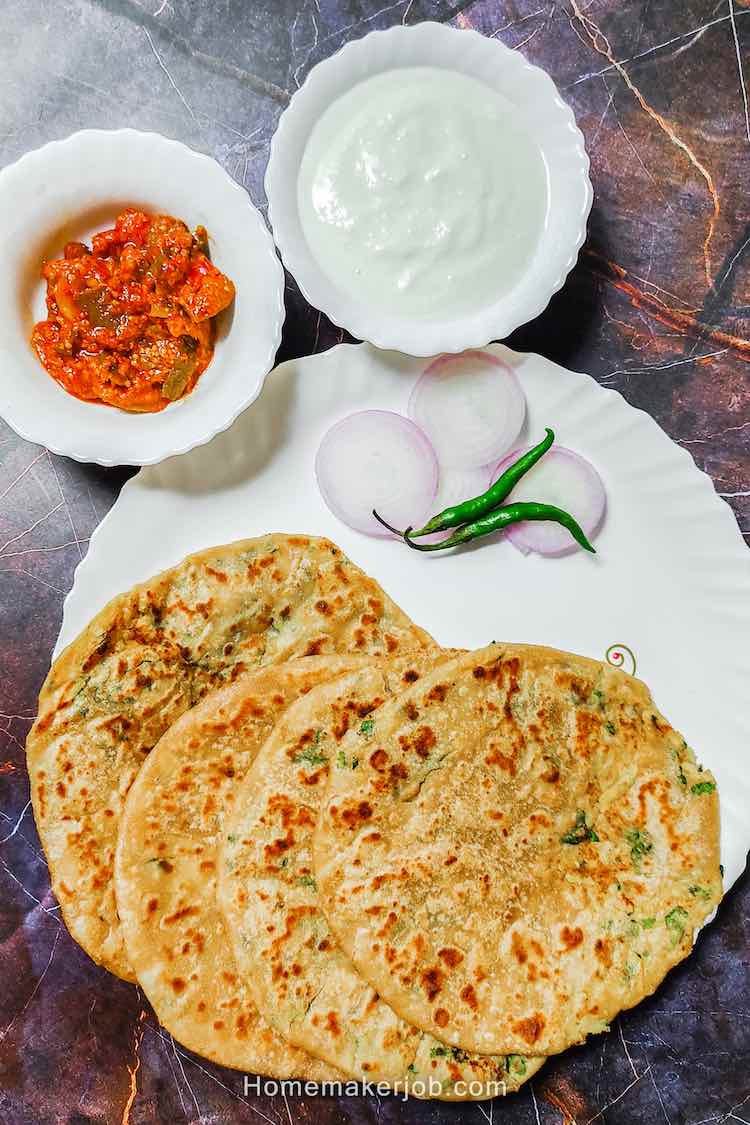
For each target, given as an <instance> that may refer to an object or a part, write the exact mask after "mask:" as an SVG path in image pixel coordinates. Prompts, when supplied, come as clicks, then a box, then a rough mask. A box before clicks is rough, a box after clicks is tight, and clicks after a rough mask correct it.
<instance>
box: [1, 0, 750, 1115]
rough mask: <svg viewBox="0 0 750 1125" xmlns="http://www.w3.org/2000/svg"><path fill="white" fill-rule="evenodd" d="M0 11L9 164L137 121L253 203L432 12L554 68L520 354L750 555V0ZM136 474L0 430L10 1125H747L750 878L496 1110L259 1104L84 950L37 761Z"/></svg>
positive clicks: (27, 7)
mask: <svg viewBox="0 0 750 1125" xmlns="http://www.w3.org/2000/svg"><path fill="white" fill-rule="evenodd" d="M3 16H4V29H3V30H4V35H3V39H2V43H1V44H0V164H6V163H9V162H11V161H13V160H15V159H16V158H17V157H18V156H20V155H21V154H22V153H23V152H25V151H27V150H28V149H31V148H36V147H37V146H39V145H41V144H43V143H44V142H45V141H48V140H52V139H54V138H58V137H64V136H66V135H67V134H69V133H70V132H72V131H74V130H76V129H79V128H82V127H86V126H88V127H101V128H115V127H118V126H124V125H129V126H133V127H135V128H139V129H152V130H156V131H158V132H162V133H164V134H166V135H167V136H174V137H177V138H179V139H180V140H183V141H185V142H186V143H188V144H190V145H193V146H194V147H196V148H198V149H202V150H205V151H206V152H209V153H211V154H212V155H214V156H215V157H216V158H217V159H218V160H219V161H220V162H221V163H222V164H223V165H224V167H225V168H226V169H227V170H228V172H229V173H230V174H231V175H232V176H233V177H234V178H235V179H236V180H237V181H238V182H239V183H241V184H243V185H244V187H245V188H246V189H247V191H248V192H249V194H250V197H251V198H252V200H253V201H254V202H255V203H256V204H257V205H258V206H259V207H261V208H263V207H264V202H265V201H264V196H263V186H262V185H263V173H264V169H265V164H266V158H267V153H268V144H269V140H270V137H271V135H272V133H273V130H274V128H275V125H276V121H277V119H278V116H279V114H280V112H281V111H282V109H283V108H284V106H285V105H286V104H287V102H288V100H289V98H290V96H291V94H292V93H293V92H294V90H295V89H296V88H297V87H298V86H299V85H300V83H301V82H303V81H304V78H305V75H306V73H307V71H308V70H309V68H310V67H311V66H313V65H314V64H315V63H316V62H317V61H318V60H320V59H321V58H324V57H326V56H327V55H329V54H331V53H332V52H333V51H335V50H337V49H338V48H339V47H340V46H341V44H342V43H344V42H346V41H347V40H348V39H350V38H353V37H357V36H360V35H362V34H364V33H365V32H366V31H369V30H371V29H374V28H379V27H388V26H390V25H392V24H397V23H404V24H410V23H416V22H417V21H419V20H422V19H436V20H441V21H444V22H449V23H452V24H454V25H455V26H458V27H473V28H476V29H477V30H478V31H481V32H482V33H483V34H485V35H489V36H495V37H498V38H500V39H502V41H503V42H504V43H506V44H508V45H509V46H511V47H515V48H517V49H518V50H520V51H522V52H523V53H524V54H525V55H526V57H527V58H529V59H530V60H531V61H532V62H536V63H539V64H540V65H542V66H544V67H545V68H546V69H547V70H548V71H549V72H550V74H551V75H552V77H553V78H554V79H555V81H556V82H557V84H558V86H559V87H560V89H561V90H562V91H563V93H564V96H565V97H566V98H567V99H568V100H569V101H570V103H571V105H572V106H573V109H574V110H575V113H576V116H577V119H578V122H579V124H580V126H581V128H582V129H583V131H584V133H585V136H586V142H587V146H588V150H589V153H590V155H591V163H592V179H593V183H594V190H595V204H594V210H593V212H592V216H591V221H590V224H589V238H588V241H587V244H586V247H585V249H584V251H583V252H582V254H581V258H580V261H579V263H578V265H577V267H576V269H575V270H574V271H573V273H572V274H571V276H570V278H569V279H568V282H567V284H566V285H565V287H564V289H563V290H562V291H561V292H560V293H559V294H558V295H557V296H556V297H555V298H554V299H553V301H552V302H551V304H550V306H549V308H548V309H547V310H546V311H545V312H544V313H543V314H542V315H541V316H540V317H538V318H537V320H536V321H534V322H533V323H532V324H529V325H527V326H526V327H524V328H523V329H520V330H519V331H518V332H516V333H515V334H514V336H513V337H512V339H511V341H510V343H511V344H512V345H514V346H516V347H518V348H520V349H527V350H535V351H539V352H541V353H542V354H544V355H548V356H549V357H550V358H552V359H555V360H557V361H558V362H561V363H563V364H565V365H566V366H569V367H573V368H577V369H579V370H585V371H588V372H589V373H590V374H591V375H593V376H594V377H595V378H596V379H598V380H599V381H600V382H601V383H602V384H604V385H605V386H610V387H615V388H616V389H617V390H619V391H621V392H622V394H623V395H624V396H625V397H626V398H627V399H628V401H630V402H631V403H633V404H634V405H636V406H639V407H642V408H643V409H645V410H647V411H648V412H649V413H651V414H652V415H653V416H654V417H655V418H656V419H657V420H658V422H659V423H660V424H661V425H662V426H663V428H664V429H665V430H666V431H667V432H668V433H669V434H670V435H671V436H672V438H674V439H675V440H676V441H678V442H679V443H680V444H682V445H684V446H685V448H686V449H689V450H690V452H691V454H692V455H693V457H694V458H695V460H696V462H697V464H698V465H699V466H700V467H701V468H703V469H705V470H706V472H708V473H709V474H710V475H711V477H712V478H713V480H714V482H715V484H716V488H717V491H718V492H719V493H720V495H721V496H723V497H725V498H726V500H727V502H728V503H729V504H730V505H731V506H732V508H733V509H734V511H735V514H736V516H737V520H738V523H739V526H740V529H741V531H742V533H743V535H744V536H745V537H746V538H748V537H750V382H749V375H750V366H748V363H749V361H750V208H749V206H748V187H747V185H748V183H750V116H749V113H748V91H747V82H748V80H749V79H748V74H750V58H749V57H748V56H749V53H750V52H749V48H750V4H748V0H718V2H716V0H682V2H681V3H679V4H677V3H671V2H670V0H474V2H471V0H464V2H461V3H449V2H447V0H396V2H395V3H383V2H382V0H381V2H380V3H379V2H378V0H212V2H211V3H202V2H200V0H24V2H23V3H17V4H6V5H4V7H3ZM0 221H2V222H12V216H8V215H5V216H3V217H2V219H0ZM286 299H287V309H288V312H287V321H286V325H285V331H284V342H283V346H282V351H281V354H280V358H281V359H283V358H289V357H290V356H295V355H302V354H306V353H308V352H312V351H322V350H324V349H326V348H328V347H330V346H331V345H332V344H334V343H336V342H338V341H339V340H341V339H342V338H343V334H342V333H341V331H340V330H339V329H337V328H335V327H334V326H333V325H331V324H330V323H328V322H327V321H326V319H325V317H323V316H321V315H320V314H319V313H318V312H316V311H315V310H314V309H312V308H310V307H309V306H308V305H307V304H306V303H305V301H304V299H303V298H302V296H301V295H300V293H299V291H298V290H297V288H296V286H295V284H294V282H293V281H292V280H291V279H290V278H288V279H287V292H286ZM1 377H2V374H1V373H0V378H1ZM127 475H128V471H125V470H103V469H99V468H96V467H93V466H85V465H78V464H75V463H74V462H71V461H68V460H66V459H65V458H61V457H56V456H52V455H50V454H49V453H48V452H47V451H45V450H44V449H41V448H39V447H35V446H32V445H29V444H28V443H26V442H23V441H21V440H20V439H19V438H17V437H16V436H15V435H14V434H13V432H12V431H11V430H10V429H9V427H7V426H6V425H5V424H4V423H3V422H1V421H0V943H1V953H0V1122H1V1123H2V1125H58V1123H59V1125H93V1123H97V1125H98V1123H108V1125H109V1123H114V1125H152V1123H157V1122H165V1123H166V1122H168V1123H170V1125H172V1123H181V1122H187V1123H189V1125H197V1123H199V1122H201V1123H205V1125H209V1123H211V1125H224V1123H230V1122H231V1123H235V1122H237V1123H240V1122H254V1123H257V1122H268V1123H270V1125H296V1123H297V1122H307V1121H312V1122H321V1123H324V1125H328V1123H330V1125H338V1123H343V1122H352V1123H357V1125H359V1123H360V1122H361V1123H363V1125H364V1123H369V1122H372V1123H374V1122H379V1123H383V1125H385V1123H388V1122H396V1121H399V1122H413V1123H415V1125H417V1123H418V1125H427V1123H430V1125H432V1123H436V1125H437V1123H440V1122H455V1121H462V1122H463V1121H466V1122H476V1125H484V1123H485V1122H486V1123H487V1125H502V1123H508V1125H589V1123H593V1122H601V1123H602V1125H634V1123H644V1125H660V1123H661V1122H664V1123H665V1125H708V1123H709V1122H710V1123H714V1122H716V1123H721V1122H743V1121H746V1122H750V1078H749V1077H748V1064H750V973H749V969H750V965H749V963H748V962H749V961H750V952H749V951H750V920H749V917H748V915H749V913H750V883H749V882H748V879H747V877H745V878H743V879H741V880H740V882H739V883H738V884H737V885H736V886H735V888H734V889H733V891H732V892H731V893H730V895H729V896H728V898H727V900H726V901H725V902H724V903H723V904H722V906H721V908H720V910H719V915H718V918H717V920H716V921H715V922H714V924H713V925H712V926H710V927H709V929H708V930H707V931H705V932H704V933H703V934H702V936H701V938H700V940H699V942H698V946H697V949H696V950H695V952H694V954H693V956H692V957H691V958H690V959H689V961H688V962H687V963H685V964H683V965H682V966H681V967H679V968H678V969H677V970H676V971H675V972H674V973H672V974H671V975H670V977H669V978H668V980H667V981H666V983H665V984H664V986H663V987H662V988H660V989H659V991H658V992H657V994H656V995H655V996H654V997H652V998H651V999H650V1000H648V1001H646V1002H645V1003H644V1004H642V1005H640V1007H639V1008H638V1009H637V1010H635V1011H633V1012H630V1013H626V1014H624V1015H623V1016H621V1017H620V1018H619V1019H618V1020H616V1021H615V1023H614V1024H613V1027H612V1029H611V1031H610V1032H609V1034H607V1035H602V1036H599V1037H597V1038H596V1039H594V1040H592V1041H591V1042H590V1043H589V1044H587V1045H586V1046H584V1047H580V1048H578V1049H576V1050H573V1051H568V1052H566V1053H565V1054H564V1055H562V1056H560V1057H559V1058H558V1059H556V1060H552V1061H551V1062H550V1063H548V1065H547V1066H545V1068H544V1069H543V1070H542V1071H541V1072H540V1074H539V1075H538V1076H537V1077H536V1078H535V1079H534V1080H533V1082H531V1083H529V1085H528V1086H527V1087H526V1088H525V1089H524V1090H523V1091H522V1092H521V1093H520V1094H518V1095H515V1096H513V1097H511V1098H509V1099H507V1101H504V1102H503V1101H501V1100H496V1101H495V1102H492V1103H488V1104H485V1105H473V1106H472V1105H469V1106H467V1105H464V1106H451V1105H444V1104H436V1103H433V1104H430V1105H427V1104H420V1103H418V1102H414V1101H412V1102H409V1103H408V1104H404V1103H403V1102H401V1101H398V1100H396V1099H393V1098H382V1099H378V1098H371V1099H362V1098H341V1099H336V1098H323V1099H316V1100H311V1099H309V1098H304V1097H302V1098H296V1097H293V1096H283V1095H281V1094H278V1095H272V1096H271V1095H269V1096H265V1095H260V1096H256V1095H254V1094H249V1095H246V1094H245V1092H244V1091H243V1082H242V1076H241V1075H238V1074H236V1073H234V1072H232V1071H228V1070H224V1069H222V1068H220V1067H216V1066H214V1065H212V1064H210V1063H208V1062H205V1061H204V1060H201V1059H199V1058H197V1057H196V1056H193V1055H191V1054H190V1053H189V1052H187V1051H184V1050H182V1048H180V1047H179V1045H177V1044H175V1043H174V1041H173V1040H172V1039H171V1037H170V1036H169V1035H167V1034H166V1033H165V1032H164V1031H163V1030H162V1029H160V1028H159V1026H158V1025H157V1023H156V1021H155V1019H154V1017H153V1015H152V1014H151V1012H150V1010H149V1008H148V1005H147V1004H146V1003H145V1001H144V999H143V997H142V995H141V994H140V993H139V991H138V990H137V989H136V988H134V987H132V986H130V985H127V984H124V983H123V982H121V981H117V980H115V979H114V978H112V977H110V976H108V975H107V974H106V973H105V972H103V971H102V970H100V969H98V968H97V967H96V966H94V965H93V964H92V963H91V962H90V961H89V960H88V958H87V957H86V955H85V954H84V953H82V952H81V951H80V950H79V949H78V948H77V947H76V946H75V945H74V943H73V942H72V940H71V939H70V938H69V937H68V935H67V932H66V930H65V929H64V927H62V925H61V922H60V918H59V911H58V907H57V905H56V903H55V901H54V899H53V898H52V896H51V894H50V890H49V881H48V876H47V869H46V865H45V862H44V858H43V855H42V852H41V849H40V846H39V841H38V838H37V836H36V832H35V830H34V824H33V818H32V815H31V810H30V806H29V788H28V779H27V776H26V772H25V766H24V758H23V744H24V738H25V735H26V732H27V730H28V728H29V726H30V724H31V721H32V719H33V714H34V708H35V699H36V692H37V691H38V689H39V686H40V684H41V682H42V679H43V677H44V675H45V673H46V670H47V666H48V660H49V653H50V651H51V649H52V646H53V643H54V640H55V637H56V634H57V630H58V627H59V623H60V617H61V607H62V601H63V598H64V595H65V593H66V591H67V590H68V589H69V587H70V585H71V583H72V579H73V571H74V569H75V566H76V564H77V563H78V562H79V561H80V559H81V558H82V557H83V555H84V553H85V551H86V548H87V544H88V541H89V538H90V536H91V534H92V532H93V531H94V529H95V528H96V526H97V524H98V523H99V522H100V521H101V520H102V518H103V517H104V516H105V514H106V512H107V510H108V509H109V507H110V506H111V504H112V502H113V501H114V499H115V497H116V495H117V493H118V490H119V488H120V486H121V485H122V483H123V481H124V480H125V479H126V477H127ZM696 534H700V528H696Z"/></svg>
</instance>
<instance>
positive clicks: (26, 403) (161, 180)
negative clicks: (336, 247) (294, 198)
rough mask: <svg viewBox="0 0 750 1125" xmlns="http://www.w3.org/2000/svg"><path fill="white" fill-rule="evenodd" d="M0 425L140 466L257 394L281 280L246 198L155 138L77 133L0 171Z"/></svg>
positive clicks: (271, 347)
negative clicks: (0, 223)
mask: <svg viewBox="0 0 750 1125" xmlns="http://www.w3.org/2000/svg"><path fill="white" fill-rule="evenodd" d="M0 207H2V210H3V213H4V214H6V215H12V216H13V222H12V224H11V223H7V224H6V225H5V227H4V230H3V232H2V234H0V253H1V254H2V258H3V264H4V269H3V272H2V275H0V324H2V329H0V361H1V362H2V367H3V379H2V381H0V415H2V417H3V418H4V419H5V420H6V421H7V422H8V424H9V425H10V426H12V428H13V429H14V430H15V431H16V432H17V433H18V434H19V435H20V436H21V437H23V438H26V439H27V440H28V441H33V442H36V443H38V444H40V445H45V446H47V448H48V449H50V450H52V452H54V453H60V454H64V455H66V456H69V457H73V458H74V459H75V460H77V461H91V462H95V463H97V464H100V465H149V464H154V463H155V462H157V461H161V460H163V459H164V458H166V457H170V456H172V455H174V454H178V453H185V452H187V450H189V449H192V448H193V447H194V446H196V445H201V444H203V443H205V442H207V441H209V440H210V439H211V438H212V437H213V436H214V435H215V434H217V433H219V432H220V431H221V430H224V429H226V428H227V426H229V425H230V424H231V423H232V422H233V421H234V419H235V418H236V417H237V416H238V414H240V412H241V411H243V410H244V409H245V408H246V407H247V406H249V405H250V404H251V403H252V402H253V401H254V399H255V398H257V396H258V394H259V393H260V391H261V388H262V386H263V382H264V380H265V377H266V375H267V373H268V371H269V370H270V369H271V366H272V364H273V361H274V357H275V355H276V350H277V348H278V345H279V341H280V338H281V327H282V324H283V319H284V304H283V292H284V277H283V270H282V268H281V265H280V263H279V260H278V258H277V256H276V252H275V250H274V247H273V242H272V240H271V238H270V235H269V234H268V231H267V229H266V226H265V223H264V221H263V219H262V217H261V215H260V214H259V212H258V211H257V210H256V208H254V207H253V205H252V204H251V202H250V200H249V199H248V196H247V194H246V192H245V191H244V190H243V189H242V188H241V187H240V186H239V185H238V184H236V183H235V182H234V181H233V180H232V179H231V178H230V177H229V176H228V175H227V173H226V172H225V171H224V170H223V169H222V168H221V167H220V165H218V164H217V163H216V162H215V161H214V160H212V159H211V158H210V157H209V156H206V155H204V154H202V153H197V152H194V151H193V150H192V149H190V148H188V147H187V146H186V145H183V144H180V143H179V142H177V141H173V140H168V139H167V138H165V137H161V136H159V135H157V134H154V133H139V132H136V131H135V130H132V129H122V130H117V131H114V132H105V131H100V130H86V131H83V132H80V133H75V134H74V135H73V136H71V137H68V138H67V139H66V140H63V141H55V142H52V143H50V144H48V145H45V146H44V147H43V148H40V149H37V150H36V151H34V152H31V153H28V154H27V155H25V156H24V157H22V158H21V159H20V160H19V161H17V163H15V164H13V165H11V166H9V167H7V168H5V169H3V170H2V172H0Z"/></svg>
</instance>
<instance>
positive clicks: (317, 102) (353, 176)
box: [265, 23, 592, 356]
mask: <svg viewBox="0 0 750 1125" xmlns="http://www.w3.org/2000/svg"><path fill="white" fill-rule="evenodd" d="M588 170H589V161H588V157H587V155H586V150H585V147H584V141H583V136H582V135H581V132H580V130H579V129H578V128H577V126H576V123H575V119H574V117H573V113H572V111H571V109H570V108H569V106H567V105H566V103H565V102H564V101H563V100H562V99H561V97H560V95H559V93H558V92H557V89H556V87H555V85H554V83H553V82H552V79H551V78H550V77H549V75H547V74H546V73H545V72H544V71H543V70H540V69H539V68H538V67H535V66H532V65H530V64H529V63H528V62H526V60H525V59H524V58H523V56H522V55H521V54H520V53H519V52H518V51H513V50H511V49H509V48H507V47H505V46H504V44H502V43H500V42H498V41H497V40H494V39H487V38H485V37H484V36H481V35H479V34H478V33H477V32H474V31H458V30H454V29H451V28H446V27H444V26H443V25H441V24H436V23H422V24H418V25H416V26H415V27H394V28H390V29H389V30H387V31H376V32H372V33H371V34H369V35H367V36H365V37H364V38H363V39H359V40H356V41H354V42H351V43H349V44H347V45H346V46H345V47H343V48H342V50H340V51H339V52H338V54H336V55H334V56H333V57H332V58H330V59H326V60H325V61H324V62H321V63H319V64H318V65H317V66H316V67H314V68H313V69H312V71H311V72H310V74H309V76H308V78H307V80H306V81H305V83H304V85H303V86H302V88H301V89H300V90H299V91H298V92H297V93H296V94H295V95H294V97H293V98H292V101H291V103H290V105H289V107H288V108H287V109H286V110H285V112H284V113H283V114H282V116H281V119H280V121H279V126H278V128H277V130H276V134H275V136H274V138H273V141H272V144H271V155H270V160H269V164H268V169H267V172H266V181H265V182H266V192H267V195H268V203H269V218H270V221H271V225H272V227H273V233H274V238H275V240H276V244H277V246H278V248H279V250H280V251H281V255H282V257H283V259H284V262H285V264H286V266H287V268H288V269H289V270H290V272H291V273H292V274H293V276H294V278H295V280H296V282H297V284H298V285H299V287H300V289H301V290H302V292H303V294H304V295H305V297H306V298H307V300H308V301H309V302H310V304H312V305H314V306H315V307H316V308H318V309H321V310H322V311H323V312H324V313H325V314H326V315H327V316H328V317H330V319H331V320H333V321H334V322H335V323H336V324H338V325H339V326H340V327H342V328H346V329H347V330H348V331H349V332H351V333H352V334H353V335H354V336H357V337H359V338H360V339H364V340H369V341H370V342H371V343H373V344H375V345H376V346H378V347H382V348H393V349H397V350H399V351H402V352H406V353H408V354H410V355H420V356H422V355H424V356H426V355H434V354H437V353H438V352H459V351H463V350H464V349H466V348H474V347H483V346H484V345H485V344H487V343H488V342H489V341H490V340H495V339H502V338H504V337H506V336H508V335H509V334H510V333H511V332H512V331H513V330H514V329H515V328H517V327H518V326H519V325H521V324H524V323H526V322H527V321H529V320H532V319H533V318H534V317H535V316H537V315H538V314H539V313H540V312H541V311H542V310H543V309H544V308H545V306H546V305H547V303H548V301H549V299H550V297H551V296H552V294H553V293H555V292H556V291H557V290H558V289H559V288H560V287H561V286H562V284H563V282H564V281H565V278H566V277H567V274H568V273H569V271H570V270H571V268H572V267H573V265H574V264H575V261H576V258H577V256H578V251H579V249H580V247H581V245H582V244H583V241H584V238H585V235H586V220H587V218H588V214H589V211H590V209H591V201H592V190H591V183H590V180H589V175H588Z"/></svg>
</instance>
